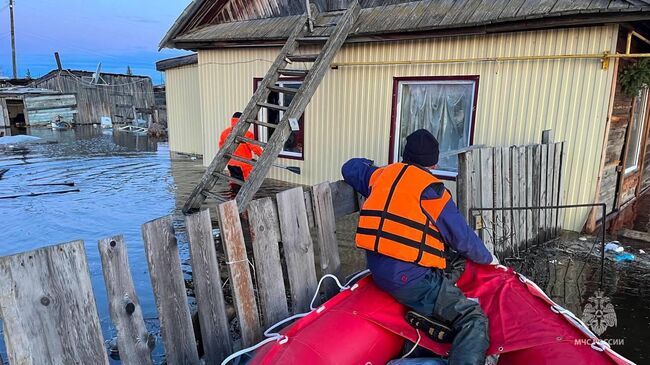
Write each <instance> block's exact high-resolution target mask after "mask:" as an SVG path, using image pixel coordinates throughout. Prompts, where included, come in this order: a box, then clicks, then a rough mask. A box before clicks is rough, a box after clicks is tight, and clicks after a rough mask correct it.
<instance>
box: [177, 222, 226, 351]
mask: <svg viewBox="0 0 650 365" xmlns="http://www.w3.org/2000/svg"><path fill="white" fill-rule="evenodd" d="M185 226H186V227H187V235H188V238H189V241H190V256H191V258H192V278H193V279H194V293H195V294H196V303H197V307H198V312H199V324H200V327H201V341H202V344H203V353H204V356H203V360H204V361H205V363H206V364H218V363H220V362H221V361H222V360H223V359H225V358H226V357H227V356H228V355H230V354H231V353H232V352H233V346H232V341H231V338H230V325H229V323H228V317H227V316H226V304H225V302H224V297H223V291H222V290H221V275H220V273H219V262H218V261H217V250H216V247H215V245H214V238H213V237H212V222H211V221H210V211H209V210H207V209H205V210H202V211H200V212H198V213H195V214H192V215H188V216H186V217H185Z"/></svg>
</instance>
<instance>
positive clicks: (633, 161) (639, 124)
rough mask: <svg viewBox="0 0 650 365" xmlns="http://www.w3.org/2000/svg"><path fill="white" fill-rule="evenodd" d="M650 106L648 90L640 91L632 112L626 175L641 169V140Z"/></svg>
mask: <svg viewBox="0 0 650 365" xmlns="http://www.w3.org/2000/svg"><path fill="white" fill-rule="evenodd" d="M647 106H648V88H644V89H642V90H639V91H638V93H637V95H636V98H635V101H634V110H633V111H632V120H631V121H630V125H629V127H628V128H632V130H630V135H629V139H628V142H627V155H626V157H625V173H628V172H632V171H635V170H636V169H637V168H638V167H639V153H640V152H641V138H642V137H643V127H644V126H645V119H646V108H647Z"/></svg>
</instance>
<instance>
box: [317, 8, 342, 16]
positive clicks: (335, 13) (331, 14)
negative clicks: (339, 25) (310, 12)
mask: <svg viewBox="0 0 650 365" xmlns="http://www.w3.org/2000/svg"><path fill="white" fill-rule="evenodd" d="M346 11H348V10H347V9H342V10H332V11H328V12H327V13H320V14H318V15H319V16H339V15H343V14H345V12H346Z"/></svg>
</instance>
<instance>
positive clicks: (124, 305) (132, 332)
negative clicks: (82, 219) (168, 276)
mask: <svg viewBox="0 0 650 365" xmlns="http://www.w3.org/2000/svg"><path fill="white" fill-rule="evenodd" d="M98 247H99V255H100V256H101V259H102V271H103V273H104V282H105V283H106V292H107V294H108V307H109V310H110V314H111V320H112V321H113V324H114V325H115V328H117V347H118V349H119V351H120V360H121V361H122V363H123V364H125V365H131V364H133V365H140V364H143V365H146V364H152V361H151V350H152V349H153V347H154V346H155V338H154V337H153V335H150V334H149V332H147V328H146V327H145V325H144V318H143V316H142V308H141V307H140V302H139V301H138V296H137V295H136V293H135V287H134V286H133V279H132V277H131V268H130V267H129V259H128V255H127V250H126V245H125V244H124V238H123V237H122V236H115V237H109V238H105V239H102V240H99V243H98Z"/></svg>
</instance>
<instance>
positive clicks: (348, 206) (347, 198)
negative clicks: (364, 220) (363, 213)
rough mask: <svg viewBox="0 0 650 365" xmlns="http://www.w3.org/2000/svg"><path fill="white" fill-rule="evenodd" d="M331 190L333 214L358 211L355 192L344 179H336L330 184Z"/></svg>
mask: <svg viewBox="0 0 650 365" xmlns="http://www.w3.org/2000/svg"><path fill="white" fill-rule="evenodd" d="M330 189H331V190H332V201H334V202H335V204H334V216H336V217H342V216H344V215H348V214H352V213H355V212H358V211H359V203H358V201H357V193H356V192H355V191H354V189H353V188H352V186H350V185H348V184H347V183H346V182H345V181H341V180H339V181H337V182H333V183H331V184H330Z"/></svg>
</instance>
